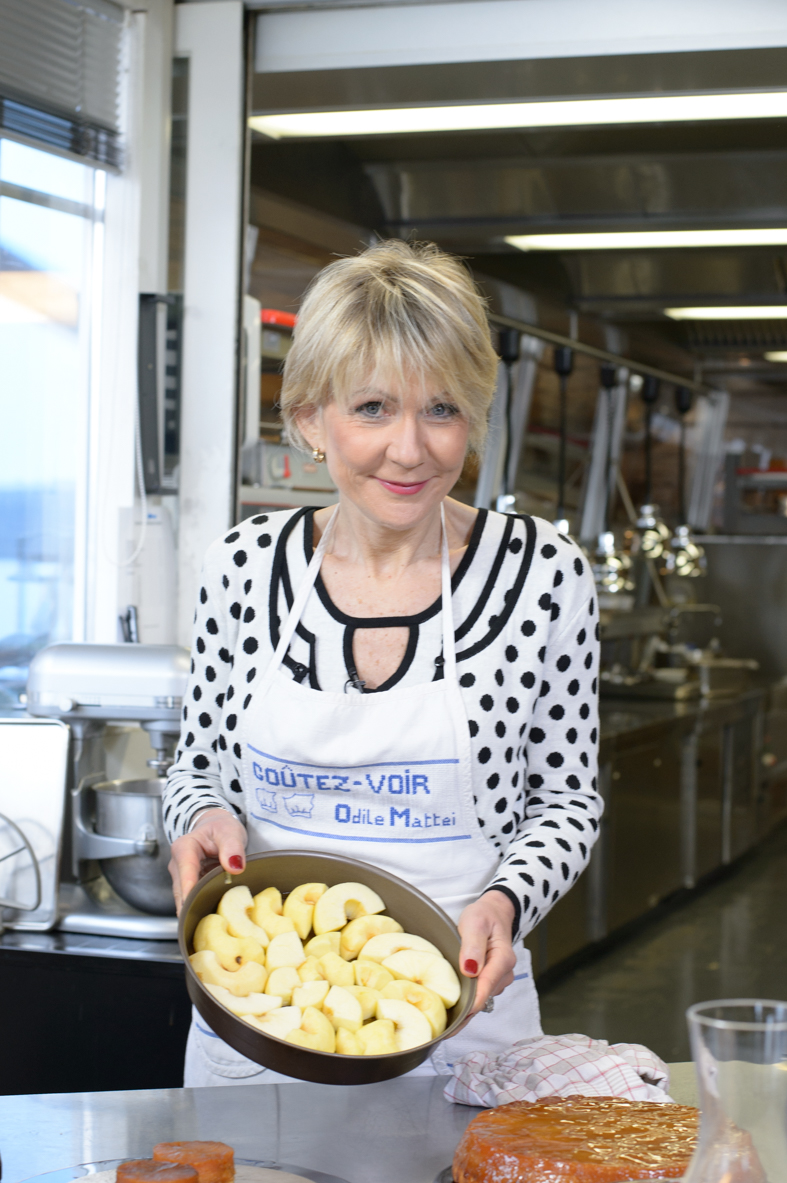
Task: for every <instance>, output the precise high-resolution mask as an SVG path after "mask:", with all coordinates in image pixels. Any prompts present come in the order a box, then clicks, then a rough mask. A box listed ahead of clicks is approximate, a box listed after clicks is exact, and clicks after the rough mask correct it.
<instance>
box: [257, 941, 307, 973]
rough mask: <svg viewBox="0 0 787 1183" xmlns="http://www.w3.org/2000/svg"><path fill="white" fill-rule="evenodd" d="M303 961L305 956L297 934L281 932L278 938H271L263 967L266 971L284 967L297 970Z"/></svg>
mask: <svg viewBox="0 0 787 1183" xmlns="http://www.w3.org/2000/svg"><path fill="white" fill-rule="evenodd" d="M305 960H306V954H305V953H304V951H303V945H302V944H301V938H300V937H299V936H298V934H297V932H282V933H279V935H278V936H275V937H271V942H270V944H269V945H268V954H267V956H266V958H265V966H266V968H267V969H268V971H270V970H274V969H280V968H281V967H282V966H285V965H287V966H290V967H291V968H292V969H297V968H298V966H299V965H303V963H304V961H305Z"/></svg>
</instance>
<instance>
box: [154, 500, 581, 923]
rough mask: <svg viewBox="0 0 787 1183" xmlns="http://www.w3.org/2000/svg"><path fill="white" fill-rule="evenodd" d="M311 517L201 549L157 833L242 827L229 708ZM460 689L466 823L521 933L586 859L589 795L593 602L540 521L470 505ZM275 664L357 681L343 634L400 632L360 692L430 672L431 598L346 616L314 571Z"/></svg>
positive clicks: (567, 547) (436, 619) (256, 657)
mask: <svg viewBox="0 0 787 1183" xmlns="http://www.w3.org/2000/svg"><path fill="white" fill-rule="evenodd" d="M313 524H314V510H313V509H299V510H282V511H278V512H275V513H270V514H259V515H258V516H257V517H254V518H251V519H249V520H247V521H245V522H243V523H242V524H241V525H239V526H237V527H235V528H234V529H233V530H231V531H230V532H229V533H228V534H227V535H226V536H225V537H224V538H220V539H218V540H217V541H216V542H215V543H213V545H212V546H211V547H210V549H209V551H208V554H207V556H206V560H205V566H204V569H203V576H202V587H201V589H200V594H199V600H198V604H197V611H196V616H195V624H194V639H193V647H192V674H191V679H190V682H189V686H188V691H187V699H186V704H185V706H184V708H183V729H182V733H181V741H180V746H179V750H178V753H177V759H176V763H175V764H174V765H173V767H172V769H171V771H170V774H169V782H168V785H167V789H166V792H165V797H164V820H165V825H166V828H167V832H168V834H169V837H170V840H171V841H174V839H175V838H177V837H179V836H180V835H182V834H184V833H185V832H186V831H187V830H188V828H189V825H190V823H191V820H192V818H193V817H194V815H195V813H196V812H197V811H198V810H200V809H204V808H205V807H206V806H221V807H223V808H225V809H230V810H231V811H232V812H234V813H235V814H237V815H238V816H239V817H240V818H241V820H243V796H242V787H241V773H240V756H241V749H240V744H239V741H238V737H239V728H238V724H239V716H240V715H241V713H242V712H243V711H244V710H246V709H247V708H248V706H249V704H250V702H251V701H252V697H253V694H254V687H255V680H256V679H258V678H259V675H260V673H261V672H262V670H264V669H265V667H266V666H267V664H268V663H269V661H270V660H271V658H272V656H273V653H274V650H275V648H276V644H277V642H278V638H279V628H280V624H281V621H282V620H284V619H286V617H287V614H288V612H289V608H290V606H291V604H292V600H293V588H297V586H298V584H299V582H300V580H301V579H303V577H304V576H305V573H306V568H307V566H308V563H309V560H310V559H311V557H312V554H313V541H312V535H313ZM452 586H453V610H454V621H455V626H456V649H457V664H458V674H459V683H460V687H461V692H462V697H463V699H464V704H465V709H466V712H467V719H468V727H469V729H470V743H471V751H472V758H473V769H472V779H473V795H474V801H475V806H476V813H477V816H478V824H479V826H481V827H482V829H483V832H484V834H485V835H486V837H487V838H488V839H489V840H490V841H491V842H492V843H493V844H494V845H495V846H496V847H497V848H498V850H499V851H500V857H501V862H500V866H499V867H498V870H497V873H496V874H495V876H494V878H493V880H492V881H491V883H490V886H494V887H495V888H498V889H500V890H502V891H504V892H505V893H506V895H508V896H509V898H510V899H511V900H512V902H513V903H514V905H515V908H516V913H517V916H516V925H515V929H516V930H517V931H518V932H519V933H521V934H525V933H527V932H528V931H529V930H530V929H531V928H533V927H534V925H536V924H537V923H538V921H539V920H540V919H541V918H542V917H543V916H544V915H545V913H546V912H547V911H548V910H549V909H550V908H551V907H552V905H553V904H554V903H555V901H556V900H558V899H559V898H560V897H561V896H562V895H564V894H565V892H566V891H568V889H569V888H570V887H571V886H572V884H573V883H574V882H575V881H576V879H577V878H578V876H579V874H580V873H581V871H582V870H583V868H584V867H585V865H586V864H587V861H588V858H589V855H590V849H591V847H592V845H593V842H594V841H595V838H596V834H597V832H598V819H599V817H600V815H601V811H602V808H603V803H602V801H601V798H600V796H599V794H598V792H597V783H596V775H597V751H598V701H597V699H598V681H597V679H598V632H599V630H598V611H597V607H596V597H595V588H594V584H593V580H592V577H591V574H590V571H589V569H588V564H587V560H586V559H585V556H584V555H583V554H582V552H581V551H580V549H579V548H578V547H577V546H576V544H575V543H574V542H572V541H571V540H570V539H569V538H566V537H564V536H563V535H562V534H559V533H558V532H557V531H556V530H555V528H554V527H553V526H551V525H550V524H549V523H548V522H545V521H542V520H540V519H539V518H530V517H516V516H513V515H503V514H497V513H491V512H488V511H486V510H480V511H479V513H478V517H477V520H476V523H475V526H474V528H473V531H472V535H471V537H470V541H469V544H468V547H467V551H466V553H465V555H464V557H463V559H462V561H461V563H460V564H459V567H458V568H457V570H456V572H455V573H454V576H453V580H452ZM315 593H316V594H314V593H313V594H312V595H311V596H310V597H309V601H308V603H307V605H306V609H305V611H304V614H303V617H302V619H301V621H300V624H299V625H298V628H297V632H296V635H295V637H294V638H293V642H292V644H291V646H290V649H289V652H288V654H287V656H286V657H285V661H284V668H286V669H289V670H290V671H291V673H292V676H293V678H297V679H299V680H301V681H308V684H309V685H311V687H312V688H313V689H315V690H320V689H324V690H332V691H341V690H342V689H343V687H344V685H345V683H346V682H347V680H348V679H350V678H352V677H353V675H354V674H355V670H354V667H353V661H352V643H353V633H354V631H355V630H356V629H360V628H390V627H406V628H408V629H409V641H408V644H407V648H406V652H405V654H404V658H403V660H402V663H401V665H400V667H399V669H398V670H396V672H395V673H394V674H393V675H392V676H391V677H390V678H389V679H388V680H387V681H386V682H385V683H384V684H383V685H381V686H380V687H378V688H377V689H376V690H374V691H371V693H376V694H383V693H385V691H386V690H388V689H390V687H392V686H397V685H398V686H403V687H404V686H408V685H416V684H418V683H422V682H425V681H429V680H432V679H434V678H440V677H442V668H441V661H440V653H441V649H442V637H441V620H440V615H441V614H440V600H439V598H438V599H437V600H436V601H435V602H434V603H433V604H432V605H431V606H430V607H429V608H427V609H426V610H425V611H423V612H420V613H418V614H417V615H415V616H402V617H373V618H368V619H367V618H357V617H350V616H347V615H346V614H345V613H343V612H342V611H340V609H339V608H337V607H336V605H335V604H333V603H332V601H331V599H330V596H329V595H328V592H327V590H326V588H325V585H324V584H323V581H322V579H321V578H320V577H319V576H318V579H317V583H316V585H315Z"/></svg>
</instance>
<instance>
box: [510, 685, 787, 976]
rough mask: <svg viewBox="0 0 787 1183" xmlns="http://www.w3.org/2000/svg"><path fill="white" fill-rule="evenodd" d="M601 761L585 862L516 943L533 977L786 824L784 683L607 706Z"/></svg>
mask: <svg viewBox="0 0 787 1183" xmlns="http://www.w3.org/2000/svg"><path fill="white" fill-rule="evenodd" d="M766 705H767V712H766ZM763 744H765V745H766V753H771V755H770V756H769V760H768V761H767V762H766V765H768V766H764V765H763ZM600 765H601V767H600V778H599V784H600V788H601V792H602V793H603V795H604V798H605V801H606V810H605V815H604V818H603V821H602V826H601V831H600V834H599V838H598V841H597V843H596V846H595V848H594V850H593V855H592V858H591V862H590V866H589V867H588V869H587V871H586V872H585V874H584V875H583V876H582V877H581V878H580V879H579V880H578V882H577V884H576V885H575V886H574V888H572V890H571V891H570V892H569V893H568V895H566V896H565V897H564V898H563V899H562V900H559V901H558V903H557V904H556V905H555V907H554V908H553V909H552V911H551V912H550V913H549V914H548V916H546V917H545V919H544V920H543V921H542V923H541V924H540V925H539V926H538V927H537V928H536V929H535V930H534V931H533V932H532V933H531V934H530V935H529V937H528V939H527V941H526V944H527V945H528V947H529V948H530V949H531V951H532V953H533V962H534V967H535V972H536V974H537V975H538V974H543V973H544V972H545V971H546V970H547V969H551V968H552V967H553V966H555V965H557V964H558V963H560V962H564V961H566V959H568V958H571V957H573V956H576V955H577V954H580V953H581V951H582V950H583V949H584V948H585V947H587V946H589V945H592V944H593V943H594V942H597V941H598V940H600V939H602V938H604V937H606V936H608V935H609V934H611V933H614V932H615V931H616V930H620V929H622V928H624V927H625V926H626V925H629V924H632V923H634V922H636V920H637V919H638V918H639V917H642V916H644V915H646V914H647V912H648V911H650V910H651V909H652V908H654V907H655V906H656V905H658V904H659V903H660V902H661V901H663V900H665V899H666V898H668V897H669V896H671V895H672V894H673V893H675V892H676V891H678V890H679V889H681V888H691V887H693V886H694V885H695V884H696V883H697V882H698V881H700V880H702V879H703V878H705V877H706V876H708V875H710V874H712V873H713V872H714V871H716V870H718V868H720V867H721V866H723V865H724V864H725V863H728V862H730V861H731V860H733V859H735V858H738V857H739V856H740V855H741V854H743V853H744V852H745V851H746V850H748V849H749V848H750V847H751V846H752V845H753V844H754V843H755V842H756V841H757V839H758V837H760V836H762V835H763V834H764V833H766V832H767V831H768V830H769V829H771V828H772V827H773V825H774V824H775V823H776V822H777V821H778V820H780V818H781V817H783V816H785V814H786V813H787V683H785V685H784V686H783V687H782V686H781V685H780V686H779V687H776V688H772V689H771V690H770V691H766V690H764V689H763V690H755V691H750V692H749V693H747V694H743V695H740V696H739V697H737V698H735V699H728V700H718V701H710V702H695V703H690V704H689V703H686V704H675V705H672V704H670V705H667V704H659V705H656V704H647V705H644V706H640V707H636V706H635V705H633V704H627V706H626V709H625V710H621V709H620V707H619V706H617V707H615V708H614V709H613V710H610V711H608V712H607V715H606V733H605V717H604V712H603V711H602V746H601V756H600ZM769 767H770V768H772V772H771V774H770V775H768V772H769Z"/></svg>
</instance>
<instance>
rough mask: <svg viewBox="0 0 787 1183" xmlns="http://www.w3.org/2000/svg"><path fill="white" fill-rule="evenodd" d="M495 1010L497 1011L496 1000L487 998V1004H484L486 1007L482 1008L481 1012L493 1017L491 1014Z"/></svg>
mask: <svg viewBox="0 0 787 1183" xmlns="http://www.w3.org/2000/svg"><path fill="white" fill-rule="evenodd" d="M494 1009H495V1000H494V998H487V1000H486V1002H485V1003H484V1005H483V1006H482V1007H481V1010H482V1011H483V1013H484V1014H485V1015H491V1013H492V1011H493V1010H494Z"/></svg>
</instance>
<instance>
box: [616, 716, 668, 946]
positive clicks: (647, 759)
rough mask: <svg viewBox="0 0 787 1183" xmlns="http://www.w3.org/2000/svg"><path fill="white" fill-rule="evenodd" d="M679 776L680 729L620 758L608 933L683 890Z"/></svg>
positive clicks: (663, 731)
mask: <svg viewBox="0 0 787 1183" xmlns="http://www.w3.org/2000/svg"><path fill="white" fill-rule="evenodd" d="M631 738H632V739H634V738H635V737H631ZM680 773H681V750H680V737H679V735H678V733H677V730H676V729H675V728H671V729H669V730H667V729H661V730H660V731H659V732H658V733H656V734H651V735H649V736H647V737H644V740H643V741H642V742H639V743H636V742H632V743H630V744H626V746H625V747H624V748H623V750H622V751H617V752H616V753H615V759H614V761H613V765H612V775H611V783H610V794H609V803H608V812H609V824H608V830H607V834H608V839H607V841H608V849H607V873H606V877H605V878H606V891H607V905H606V918H607V928H608V930H609V931H612V930H614V929H616V928H620V927H621V925H623V924H627V923H628V922H629V921H631V920H633V919H635V918H636V917H637V916H640V915H642V913H643V912H646V911H647V910H648V909H649V908H653V907H655V905H656V904H658V903H659V902H660V900H662V899H664V897H665V896H668V895H671V894H672V892H674V891H676V890H677V889H678V888H679V887H680V886H681V882H682V865H681V843H680V834H681V791H680V789H681V781H680Z"/></svg>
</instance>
